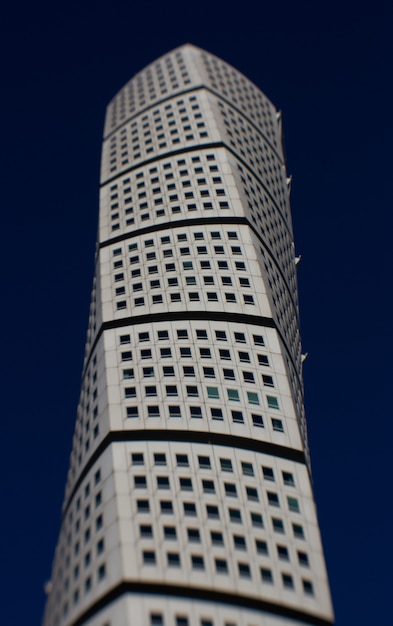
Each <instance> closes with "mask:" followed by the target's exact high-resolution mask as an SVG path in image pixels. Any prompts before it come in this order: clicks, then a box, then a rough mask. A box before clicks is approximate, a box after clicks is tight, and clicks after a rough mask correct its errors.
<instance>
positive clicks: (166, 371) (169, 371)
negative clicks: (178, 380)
mask: <svg viewBox="0 0 393 626" xmlns="http://www.w3.org/2000/svg"><path fill="white" fill-rule="evenodd" d="M162 369H163V372H164V376H174V375H175V370H174V368H173V367H172V365H169V366H166V367H163V368H162Z"/></svg>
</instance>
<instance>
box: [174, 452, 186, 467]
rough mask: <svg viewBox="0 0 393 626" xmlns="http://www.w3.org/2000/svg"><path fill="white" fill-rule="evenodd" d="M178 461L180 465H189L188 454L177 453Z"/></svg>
mask: <svg viewBox="0 0 393 626" xmlns="http://www.w3.org/2000/svg"><path fill="white" fill-rule="evenodd" d="M176 463H177V464H178V466H179V467H188V456H187V454H176Z"/></svg>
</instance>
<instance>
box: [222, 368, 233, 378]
mask: <svg viewBox="0 0 393 626" xmlns="http://www.w3.org/2000/svg"><path fill="white" fill-rule="evenodd" d="M223 373H224V378H225V379H226V380H235V372H234V371H233V370H228V369H223Z"/></svg>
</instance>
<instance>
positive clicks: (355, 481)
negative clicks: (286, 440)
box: [0, 0, 393, 626]
mask: <svg viewBox="0 0 393 626" xmlns="http://www.w3.org/2000/svg"><path fill="white" fill-rule="evenodd" d="M135 4H136V3H133V2H130V1H128V2H120V1H119V0H113V1H112V2H111V3H109V2H100V0H97V1H96V2H94V3H93V2H83V1H82V2H80V6H79V5H77V4H76V3H74V2H73V1H72V0H70V2H68V3H67V4H63V5H62V4H59V3H53V2H51V3H48V4H46V3H44V2H37V3H32V2H29V3H27V2H26V0H24V1H22V2H16V1H15V0H14V1H13V2H11V1H9V0H3V3H2V7H3V8H2V9H1V10H0V49H1V59H2V66H3V67H2V77H1V86H2V96H1V109H2V111H1V119H2V141H1V143H2V151H1V152H2V156H1V159H2V162H1V170H0V171H1V174H2V184H1V201H2V202H1V205H2V212H1V221H2V245H1V248H0V252H1V269H2V280H1V286H2V293H3V305H2V307H1V316H2V325H1V327H2V352H3V358H2V365H3V369H4V372H3V374H2V377H1V380H2V381H3V382H4V383H5V384H4V386H3V390H2V398H3V402H2V409H3V410H2V419H1V441H2V446H1V455H0V481H1V498H2V504H3V506H2V515H1V517H0V524H1V528H0V533H1V534H0V536H1V537H2V539H3V541H2V544H3V545H2V547H1V554H0V568H1V570H0V574H1V579H2V585H1V587H2V592H3V594H2V596H3V599H2V605H1V615H2V622H3V623H4V624H7V626H19V625H22V624H23V625H25V624H26V625H27V624H29V625H30V624H32V625H33V624H40V621H41V615H42V611H43V606H44V594H43V583H44V581H45V580H46V579H47V578H49V576H50V568H51V560H52V556H53V551H54V547H55V544H56V540H57V533H58V528H59V521H60V508H61V501H62V497H63V489H64V485H65V478H66V472H67V467H68V458H69V453H70V449H71V439H72V433H73V427H74V420H75V412H76V405H77V401H78V396H79V384H80V374H81V368H82V357H83V350H84V340H85V332H86V327H87V316H88V307H89V297H90V287H91V281H92V274H93V256H94V245H95V236H96V228H97V216H98V183H99V163H100V146H101V136H102V127H103V121H104V113H105V107H106V104H107V102H108V101H109V100H110V99H111V98H112V97H113V95H114V94H115V93H116V92H117V91H118V90H119V89H120V88H121V87H122V86H123V84H124V83H125V82H126V81H128V80H129V79H130V78H131V77H132V76H133V75H134V74H135V73H136V72H137V71H139V70H140V69H142V68H143V67H144V66H145V65H146V64H148V63H149V62H151V61H153V60H155V59H156V58H157V57H158V56H160V55H162V54H164V53H165V52H167V51H169V50H170V49H172V48H174V47H176V46H178V45H180V44H182V43H185V42H191V43H194V44H196V45H198V46H201V47H203V48H206V49H207V50H209V51H210V52H212V53H214V54H216V55H218V56H220V57H221V58H223V59H224V60H226V61H228V62H229V63H231V64H232V65H234V66H235V67H236V68H237V69H239V70H241V71H243V72H244V73H245V74H246V75H247V76H248V77H249V78H251V79H252V80H253V81H254V82H255V83H256V84H257V85H258V86H259V87H260V88H261V89H262V90H263V91H264V92H265V93H266V94H267V96H268V97H269V98H270V99H271V100H272V101H273V102H274V103H275V105H276V106H277V107H278V108H280V109H282V111H283V121H284V131H285V143H286V152H287V160H288V172H289V173H290V174H293V177H294V180H293V186H292V212H293V219H294V228H295V240H296V247H297V253H298V254H299V253H300V254H302V262H301V264H300V266H299V283H300V296H301V300H300V303H301V321H302V333H303V346H304V351H308V352H309V358H308V360H307V362H306V363H305V383H306V410H307V416H308V424H309V435H310V444H311V456H312V464H313V474H314V481H315V493H316V499H317V504H318V511H319V518H320V525H321V531H322V537H323V542H324V546H325V551H326V558H327V565H328V570H329V574H330V580H331V587H332V594H333V601H334V605H335V610H336V617H337V626H347V625H349V624H351V625H352V624H354V625H355V624H356V626H363V625H364V626H366V625H367V626H370V624H373V625H374V624H387V623H393V618H392V612H393V611H392V603H391V597H390V596H391V588H392V584H393V576H392V571H393V568H392V556H393V554H392V552H393V551H392V540H391V536H392V530H391V527H392V509H393V507H392V504H391V491H392V490H391V485H390V480H389V481H388V477H389V475H390V460H391V455H392V439H393V428H392V415H391V413H392V411H391V408H390V406H391V402H390V401H389V400H390V396H391V392H389V389H391V387H392V384H391V378H392V366H391V360H392V359H391V354H392V352H393V350H392V348H393V345H392V344H393V342H392V308H393V307H392V297H391V293H390V289H391V282H392V280H391V271H392V243H391V242H392V226H393V219H392V201H391V195H392V194H391V186H392V183H391V171H392V159H391V154H392V139H393V125H392V111H393V102H392V100H393V98H392V86H391V83H392V66H393V63H392V62H393V54H392V44H391V40H392V32H391V31H392V17H393V5H391V3H388V2H382V1H378V0H377V1H376V2H368V3H366V4H362V2H352V1H351V0H349V1H347V2H345V1H344V2H341V3H338V2H337V3H336V2H335V1H334V0H333V1H332V2H329V3H318V2H315V1H314V2H307V3H306V2H293V1H292V2H278V1H277V2H275V3H273V2H265V1H264V0H255V1H251V0H242V2H238V3H231V2H228V1H226V2H224V1H222V0H216V1H215V0H210V1H208V2H207V1H206V0H199V2H198V3H189V4H187V3H185V2H184V1H183V2H180V1H178V0H167V1H166V2H164V1H163V0H145V1H141V2H140V3H139V5H138V6H137V7H135V6H134V5H135Z"/></svg>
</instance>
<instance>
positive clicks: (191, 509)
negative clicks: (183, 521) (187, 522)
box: [183, 502, 196, 517]
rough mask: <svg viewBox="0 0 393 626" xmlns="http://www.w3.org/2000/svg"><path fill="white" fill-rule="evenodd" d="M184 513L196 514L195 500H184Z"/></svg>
mask: <svg viewBox="0 0 393 626" xmlns="http://www.w3.org/2000/svg"><path fill="white" fill-rule="evenodd" d="M183 509H184V515H191V516H193V517H194V516H195V515H196V506H195V503H194V502H183Z"/></svg>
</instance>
